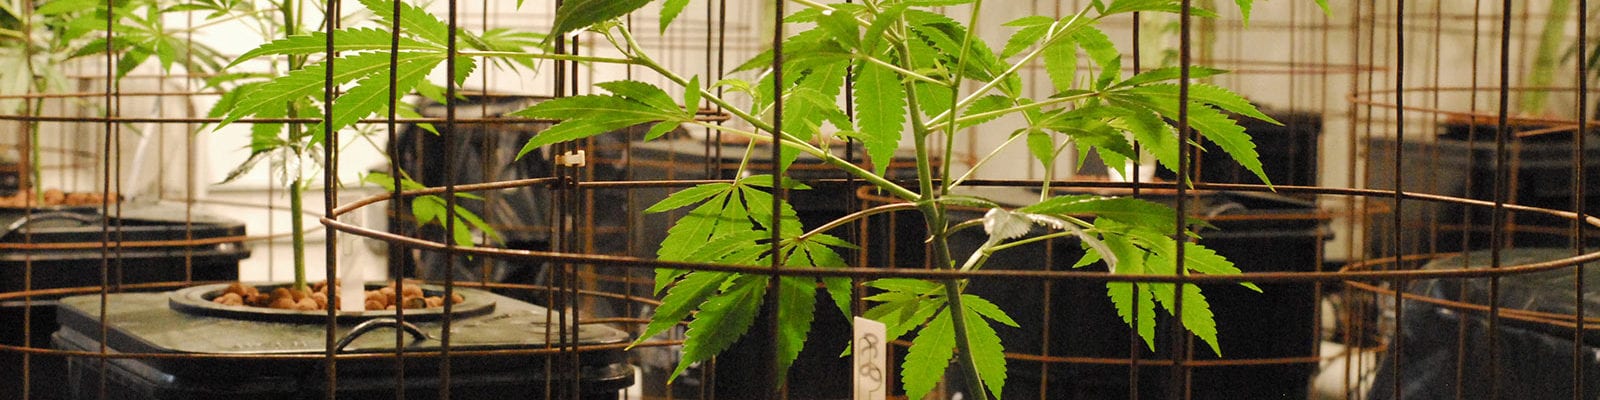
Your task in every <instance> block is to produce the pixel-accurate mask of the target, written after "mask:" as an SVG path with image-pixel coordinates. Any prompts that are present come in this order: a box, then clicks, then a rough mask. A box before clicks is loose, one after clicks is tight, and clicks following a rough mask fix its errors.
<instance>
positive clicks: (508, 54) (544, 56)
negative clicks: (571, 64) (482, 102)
mask: <svg viewBox="0 0 1600 400" xmlns="http://www.w3.org/2000/svg"><path fill="white" fill-rule="evenodd" d="M456 54H457V55H462V56H470V57H498V58H531V59H536V60H555V61H577V62H595V63H605V64H623V65H639V64H640V62H639V61H637V60H633V59H627V58H615V57H599V56H582V55H572V54H550V53H522V52H515V51H471V50H461V51H456Z"/></svg>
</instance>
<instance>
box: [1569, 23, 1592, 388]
mask: <svg viewBox="0 0 1600 400" xmlns="http://www.w3.org/2000/svg"><path fill="white" fill-rule="evenodd" d="M1588 10H1589V0H1578V10H1577V12H1575V13H1573V15H1574V17H1576V18H1577V19H1578V48H1577V56H1576V57H1575V59H1576V60H1577V62H1575V63H1574V64H1577V68H1576V71H1574V74H1575V78H1576V79H1577V83H1578V88H1577V95H1578V101H1577V103H1578V104H1576V105H1575V107H1574V108H1575V109H1576V111H1577V116H1578V130H1577V131H1575V132H1573V134H1572V142H1573V143H1572V183H1573V184H1572V209H1573V211H1574V212H1576V213H1577V214H1578V215H1579V216H1580V217H1579V218H1575V219H1573V220H1572V254H1573V255H1574V256H1576V255H1579V254H1583V251H1584V248H1585V247H1586V246H1585V245H1586V244H1587V243H1585V241H1584V237H1583V231H1584V227H1583V218H1582V217H1581V216H1583V215H1588V214H1587V211H1588V210H1585V208H1586V207H1585V206H1584V195H1585V194H1587V193H1586V192H1588V190H1589V189H1588V188H1589V187H1588V186H1587V185H1586V183H1587V182H1585V181H1584V172H1585V170H1586V168H1587V167H1588V164H1587V163H1586V161H1587V160H1584V153H1585V151H1586V149H1585V148H1584V145H1585V144H1586V143H1584V142H1585V140H1584V137H1585V136H1588V134H1589V132H1590V129H1589V114H1588V103H1589V81H1588V79H1587V78H1588V76H1589V70H1588V62H1587V60H1588V59H1589V55H1588V51H1589V22H1588V19H1587V18H1585V15H1587V14H1588ZM1586 265H1588V264H1578V265H1577V266H1576V267H1574V268H1573V270H1572V281H1573V284H1572V285H1573V288H1574V289H1575V290H1573V293H1577V296H1575V297H1574V298H1573V300H1572V304H1573V313H1572V314H1573V316H1574V318H1573V321H1574V322H1576V324H1574V326H1575V329H1573V333H1572V386H1573V388H1572V398H1573V399H1574V400H1580V399H1582V398H1583V392H1584V383H1585V382H1584V373H1583V370H1584V367H1585V363H1584V360H1585V359H1587V357H1584V355H1585V352H1584V340H1583V338H1584V327H1585V326H1586V325H1587V324H1588V322H1587V319H1586V318H1585V313H1584V312H1585V311H1586V310H1585V301H1584V294H1585V293H1588V292H1587V291H1586V290H1585V289H1586V288H1585V284H1586V282H1584V279H1583V278H1584V274H1583V273H1584V267H1585V266H1586Z"/></svg>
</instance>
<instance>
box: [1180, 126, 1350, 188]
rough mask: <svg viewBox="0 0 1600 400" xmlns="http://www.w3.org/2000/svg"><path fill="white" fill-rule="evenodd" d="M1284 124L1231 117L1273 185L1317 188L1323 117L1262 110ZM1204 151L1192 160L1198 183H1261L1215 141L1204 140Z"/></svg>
mask: <svg viewBox="0 0 1600 400" xmlns="http://www.w3.org/2000/svg"><path fill="white" fill-rule="evenodd" d="M1263 112H1265V113H1266V114H1267V116H1270V117H1272V119H1275V120H1278V122H1281V123H1283V125H1273V124H1271V123H1268V122H1266V121H1262V120H1258V119H1254V118H1249V117H1244V116H1237V115H1235V116H1233V118H1234V119H1235V120H1237V121H1238V122H1239V125H1240V126H1243V127H1244V130H1245V133H1247V134H1249V135H1250V139H1251V141H1253V142H1255V145H1256V153H1258V154H1259V155H1260V159H1261V165H1262V168H1263V169H1265V170H1266V173H1267V178H1268V179H1271V180H1272V183H1273V184H1274V185H1289V186H1315V185H1317V167H1318V165H1317V148H1318V147H1319V146H1318V140H1320V139H1321V136H1322V115H1321V114H1317V113H1312V112H1305V111H1277V110H1263ZM1203 143H1204V149H1205V151H1203V152H1200V153H1199V154H1197V155H1195V157H1194V158H1193V161H1194V167H1195V168H1197V170H1198V171H1200V181H1202V182H1211V183H1245V184H1260V183H1262V182H1261V179H1260V178H1257V177H1256V175H1255V173H1252V172H1250V171H1249V170H1247V169H1245V168H1244V167H1243V166H1240V165H1239V163H1238V162H1236V161H1234V160H1233V158H1232V157H1229V156H1228V153H1226V152H1224V151H1222V148H1221V147H1218V146H1217V143H1216V142H1214V141H1210V140H1206V141H1203ZM1156 176H1157V177H1160V178H1162V179H1166V180H1168V181H1172V180H1175V179H1176V177H1177V175H1176V174H1175V173H1174V172H1173V171H1170V170H1167V169H1165V168H1162V169H1159V170H1157V172H1156Z"/></svg>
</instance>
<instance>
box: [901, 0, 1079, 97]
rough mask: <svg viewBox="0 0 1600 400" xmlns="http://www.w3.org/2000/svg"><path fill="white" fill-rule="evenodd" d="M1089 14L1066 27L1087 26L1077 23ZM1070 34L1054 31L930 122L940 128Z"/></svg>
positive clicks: (1074, 18)
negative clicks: (957, 112)
mask: <svg viewBox="0 0 1600 400" xmlns="http://www.w3.org/2000/svg"><path fill="white" fill-rule="evenodd" d="M1088 12H1089V9H1088V8H1085V9H1084V10H1082V11H1079V12H1078V13H1077V14H1074V15H1073V16H1072V19H1071V20H1068V21H1067V23H1066V26H1067V27H1068V28H1071V27H1076V26H1083V25H1087V24H1077V23H1076V22H1077V21H1078V19H1079V18H1083V16H1084V15H1087V14H1088ZM1095 19H1098V18H1095ZM1068 32H1071V31H1070V30H1067V29H1062V30H1059V31H1053V32H1052V33H1051V35H1050V37H1049V38H1048V39H1046V40H1045V41H1044V43H1043V44H1040V45H1039V46H1037V47H1036V48H1034V49H1033V51H1030V52H1028V54H1027V55H1024V56H1023V57H1022V59H1020V60H1017V62H1016V63H1013V64H1011V67H1009V68H1006V70H1005V72H1002V73H1000V74H999V75H995V77H994V79H990V80H989V82H986V83H984V84H983V86H982V87H979V88H978V90H976V91H973V92H972V94H968V95H967V97H964V98H962V99H961V101H959V102H957V103H956V104H955V105H954V106H953V107H950V110H949V111H945V112H944V113H941V114H939V115H937V116H934V117H933V119H932V120H930V121H929V122H930V123H932V124H933V125H935V126H940V125H939V124H941V123H943V122H945V120H947V119H950V117H951V116H952V115H955V112H956V110H960V109H963V108H967V107H968V106H971V105H972V103H973V102H976V101H978V99H980V98H983V95H984V93H989V91H990V90H994V88H995V87H997V86H1000V83H1001V82H1005V80H1006V78H1008V77H1010V76H1011V75H1014V74H1016V73H1017V71H1019V70H1021V69H1022V67H1023V66H1025V65H1027V64H1028V63H1030V62H1033V60H1034V59H1036V58H1039V56H1040V55H1042V54H1044V49H1045V48H1048V47H1050V44H1051V43H1053V42H1055V41H1056V40H1057V39H1060V38H1061V37H1063V36H1065V35H1067V33H1068ZM958 73H959V71H958Z"/></svg>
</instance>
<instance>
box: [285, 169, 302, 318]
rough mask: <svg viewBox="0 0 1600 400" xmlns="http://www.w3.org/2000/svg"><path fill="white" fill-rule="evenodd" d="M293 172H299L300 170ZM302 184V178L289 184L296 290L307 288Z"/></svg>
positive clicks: (294, 288) (290, 223)
mask: <svg viewBox="0 0 1600 400" xmlns="http://www.w3.org/2000/svg"><path fill="white" fill-rule="evenodd" d="M293 173H295V174H296V175H298V174H299V173H298V171H296V172H293ZM302 186H304V185H303V182H302V181H301V179H300V178H295V180H294V182H293V183H290V184H289V210H290V213H289V228H290V229H293V230H294V234H292V235H290V236H292V237H294V287H293V288H292V290H296V291H305V290H306V234H305V232H304V228H305V215H304V213H301V212H300V211H302V210H303V209H305V205H304V204H303V203H304V201H303V200H302V199H301V197H302V196H301V190H302V189H301V187H302Z"/></svg>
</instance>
